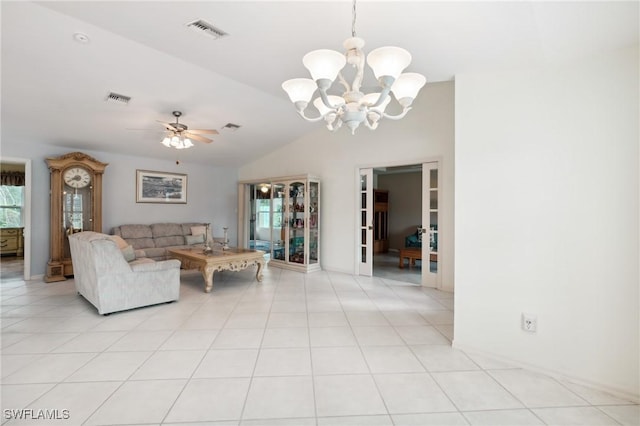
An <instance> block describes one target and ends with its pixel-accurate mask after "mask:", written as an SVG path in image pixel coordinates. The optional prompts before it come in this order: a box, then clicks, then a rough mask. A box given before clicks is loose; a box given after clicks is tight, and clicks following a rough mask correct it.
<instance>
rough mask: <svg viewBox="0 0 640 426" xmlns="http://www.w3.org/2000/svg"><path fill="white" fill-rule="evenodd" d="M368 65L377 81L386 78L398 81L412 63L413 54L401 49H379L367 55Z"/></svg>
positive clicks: (388, 47)
mask: <svg viewBox="0 0 640 426" xmlns="http://www.w3.org/2000/svg"><path fill="white" fill-rule="evenodd" d="M367 63H368V64H369V66H370V67H371V69H372V70H373V74H374V75H375V76H376V78H377V79H379V78H380V77H384V76H391V77H393V78H394V79H396V78H398V77H399V76H400V73H402V71H403V70H404V69H405V68H406V67H408V66H409V64H410V63H411V54H410V53H409V52H407V51H406V50H404V49H402V48H400V47H390V46H387V47H379V48H377V49H375V50H372V51H371V53H369V55H367Z"/></svg>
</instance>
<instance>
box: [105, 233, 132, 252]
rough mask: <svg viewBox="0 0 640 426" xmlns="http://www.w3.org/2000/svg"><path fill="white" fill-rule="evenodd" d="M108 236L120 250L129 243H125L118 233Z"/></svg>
mask: <svg viewBox="0 0 640 426" xmlns="http://www.w3.org/2000/svg"><path fill="white" fill-rule="evenodd" d="M109 238H110V239H111V240H112V241H113V242H114V243H116V245H117V246H118V248H119V249H120V250H122V249H123V248H125V247H127V246H128V245H129V243H127V242H126V241H125V240H123V239H122V237H120V236H118V235H110V236H109Z"/></svg>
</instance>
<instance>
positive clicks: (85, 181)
mask: <svg viewBox="0 0 640 426" xmlns="http://www.w3.org/2000/svg"><path fill="white" fill-rule="evenodd" d="M63 178H64V182H65V183H66V184H67V185H69V186H70V187H72V188H84V187H85V186H87V185H89V183H91V175H90V174H89V172H88V171H86V170H85V169H83V168H81V167H72V168H70V169H68V170H67V171H65V172H64V175H63Z"/></svg>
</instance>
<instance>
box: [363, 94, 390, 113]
mask: <svg viewBox="0 0 640 426" xmlns="http://www.w3.org/2000/svg"><path fill="white" fill-rule="evenodd" d="M379 98H380V93H369V94H367V95H364V96H363V97H362V99H361V100H360V105H365V106H368V107H370V106H373V105H375V104H376V102H378V99H379ZM390 102H391V98H390V97H389V96H386V97H385V98H384V100H383V101H382V103H381V104H380V105H379V106H377V107H375V109H376V110H377V111H380V112H384V110H385V109H386V108H387V105H389V103H390ZM378 115H380V114H378Z"/></svg>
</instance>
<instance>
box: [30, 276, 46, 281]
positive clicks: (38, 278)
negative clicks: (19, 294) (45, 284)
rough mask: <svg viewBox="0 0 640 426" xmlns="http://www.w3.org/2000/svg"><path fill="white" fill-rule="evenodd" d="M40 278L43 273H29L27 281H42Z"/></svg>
mask: <svg viewBox="0 0 640 426" xmlns="http://www.w3.org/2000/svg"><path fill="white" fill-rule="evenodd" d="M42 280H44V274H39V275H31V277H30V278H29V279H28V280H27V281H42Z"/></svg>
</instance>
